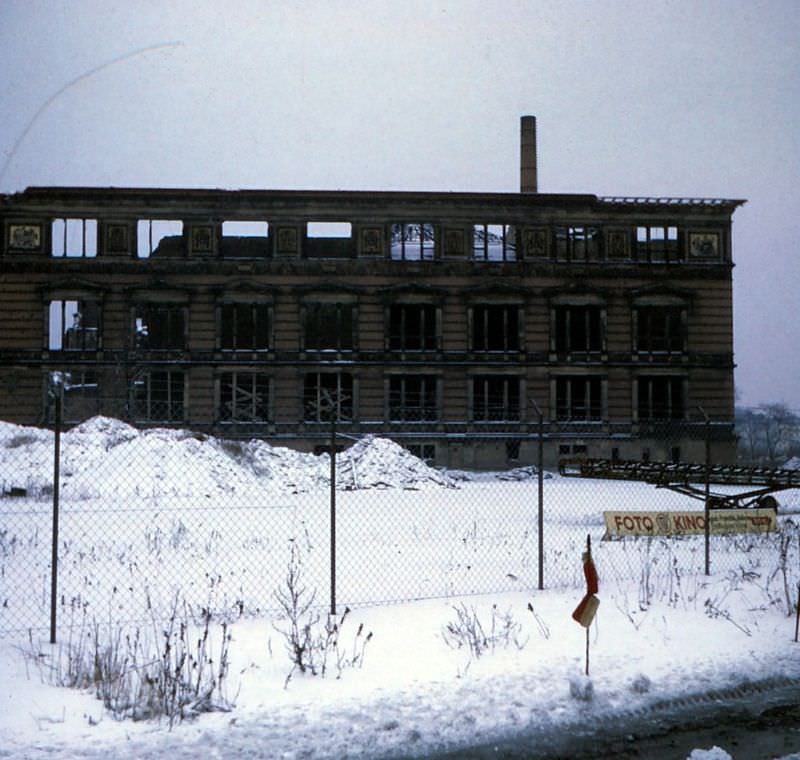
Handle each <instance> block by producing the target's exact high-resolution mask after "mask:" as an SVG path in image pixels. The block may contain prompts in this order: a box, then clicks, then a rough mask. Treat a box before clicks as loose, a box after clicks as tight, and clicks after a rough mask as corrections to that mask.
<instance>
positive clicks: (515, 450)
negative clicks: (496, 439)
mask: <svg viewBox="0 0 800 760" xmlns="http://www.w3.org/2000/svg"><path fill="white" fill-rule="evenodd" d="M519 449H520V442H519V441H506V459H507V460H508V461H509V462H518V461H519Z"/></svg>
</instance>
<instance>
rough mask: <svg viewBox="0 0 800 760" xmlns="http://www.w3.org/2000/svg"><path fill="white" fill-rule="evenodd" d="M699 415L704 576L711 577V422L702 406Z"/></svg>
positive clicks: (699, 407)
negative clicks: (702, 427) (703, 468)
mask: <svg viewBox="0 0 800 760" xmlns="http://www.w3.org/2000/svg"><path fill="white" fill-rule="evenodd" d="M697 408H698V409H699V410H700V414H702V415H703V418H704V419H705V421H706V425H705V448H706V483H705V486H706V487H705V509H704V515H705V530H704V535H705V564H706V568H705V569H706V575H711V518H710V514H709V502H710V501H711V420H710V419H709V416H708V415H707V414H706V410H705V409H703V407H702V406H698V407H697Z"/></svg>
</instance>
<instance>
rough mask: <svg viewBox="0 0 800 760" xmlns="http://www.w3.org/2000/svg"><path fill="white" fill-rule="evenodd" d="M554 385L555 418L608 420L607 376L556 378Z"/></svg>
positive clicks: (580, 420) (589, 375)
mask: <svg viewBox="0 0 800 760" xmlns="http://www.w3.org/2000/svg"><path fill="white" fill-rule="evenodd" d="M552 382H553V408H554V411H555V414H554V419H555V420H556V421H557V422H564V423H598V422H604V421H605V419H606V404H607V402H606V382H607V381H606V379H605V377H604V376H603V375H597V374H571V375H556V376H555V377H553V379H552ZM576 399H577V400H576Z"/></svg>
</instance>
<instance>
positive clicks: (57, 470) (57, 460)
mask: <svg viewBox="0 0 800 760" xmlns="http://www.w3.org/2000/svg"><path fill="white" fill-rule="evenodd" d="M55 412H56V424H55V431H54V437H55V441H54V444H55V445H54V449H53V550H52V556H51V559H50V568H51V577H50V643H51V644H55V643H56V606H57V599H58V502H59V490H58V486H59V481H60V480H61V386H60V384H59V385H56V387H55Z"/></svg>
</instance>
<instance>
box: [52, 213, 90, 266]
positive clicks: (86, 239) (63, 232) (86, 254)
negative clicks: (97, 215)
mask: <svg viewBox="0 0 800 760" xmlns="http://www.w3.org/2000/svg"><path fill="white" fill-rule="evenodd" d="M51 233H52V234H51V253H52V255H53V256H64V257H68V258H81V257H83V258H92V257H94V256H97V219H53V223H52V226H51Z"/></svg>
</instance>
